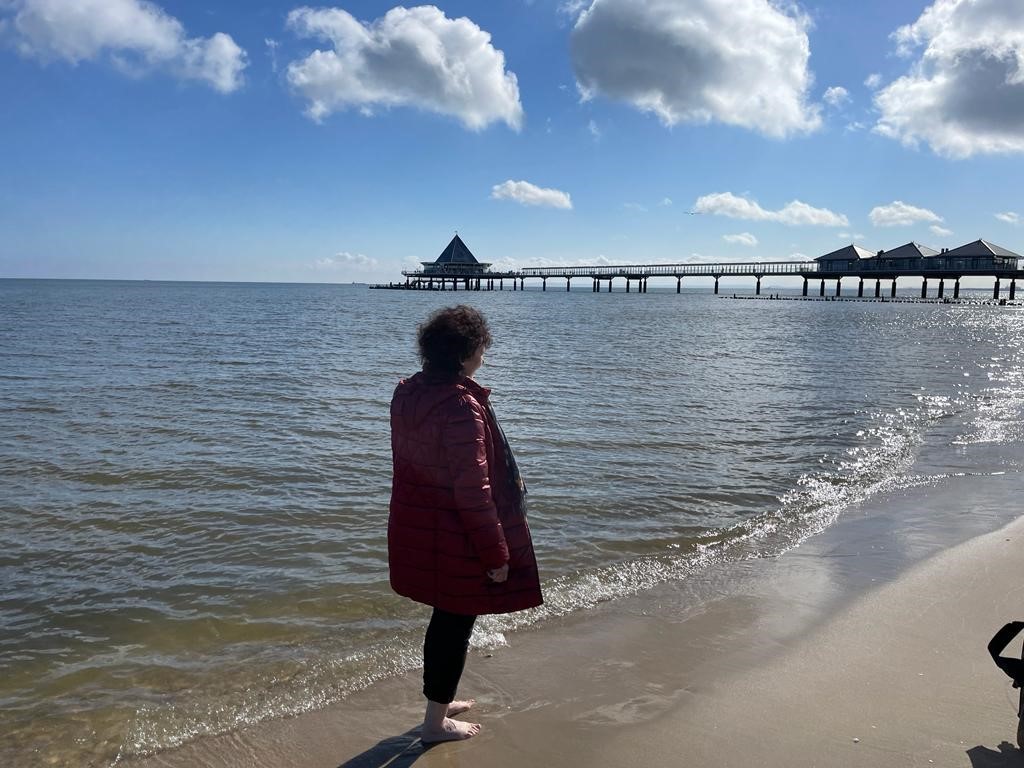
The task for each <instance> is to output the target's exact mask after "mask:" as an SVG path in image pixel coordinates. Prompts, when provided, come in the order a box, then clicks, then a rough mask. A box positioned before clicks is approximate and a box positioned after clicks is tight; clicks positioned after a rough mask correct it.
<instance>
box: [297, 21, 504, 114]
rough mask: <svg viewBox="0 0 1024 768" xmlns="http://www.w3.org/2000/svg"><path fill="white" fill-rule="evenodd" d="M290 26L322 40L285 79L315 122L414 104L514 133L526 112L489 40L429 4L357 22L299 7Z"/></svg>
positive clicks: (470, 25) (474, 27)
mask: <svg viewBox="0 0 1024 768" xmlns="http://www.w3.org/2000/svg"><path fill="white" fill-rule="evenodd" d="M287 23H288V27H289V28H290V29H292V30H293V31H294V32H295V33H296V34H298V35H300V36H301V37H311V38H318V39H324V40H327V41H329V42H330V43H331V44H332V46H333V47H332V48H331V49H330V50H327V51H321V50H316V51H314V52H313V53H311V54H310V55H309V56H307V57H306V58H304V59H301V60H298V61H293V62H292V63H291V64H289V65H288V75H287V76H288V82H289V83H290V84H291V85H292V87H293V88H294V89H295V90H296V91H298V92H299V93H301V94H302V95H303V96H304V97H305V98H306V99H307V100H308V102H309V106H308V108H307V114H308V115H309V116H310V117H311V118H313V119H314V120H317V121H319V120H322V119H323V118H324V117H326V116H327V115H329V114H331V113H332V112H336V111H338V110H343V109H346V108H348V107H374V106H379V107H395V106H412V107H418V108H420V109H425V110H428V111H430V112H436V113H438V114H442V115H451V116H453V117H455V118H457V119H459V120H461V121H462V123H463V124H464V125H465V126H466V127H467V128H470V129H472V130H481V129H483V128H485V127H487V126H488V125H490V124H491V123H493V122H504V123H505V124H507V125H508V126H509V127H510V128H513V129H514V130H517V131H518V130H519V128H520V127H521V126H522V121H523V107H522V104H521V103H520V101H519V85H518V81H517V79H516V76H515V73H513V72H506V71H505V54H504V53H502V52H501V51H499V50H497V49H496V48H495V47H494V46H493V45H492V44H491V36H490V34H488V33H487V32H485V31H484V30H482V29H480V27H478V26H477V25H476V24H474V23H473V22H472V21H470V20H469V19H467V18H459V19H449V18H448V17H447V16H445V15H444V13H443V12H442V11H440V10H439V9H438V8H436V7H434V6H432V5H423V6H418V7H416V8H403V7H397V8H392V9H391V10H390V11H388V12H387V13H386V14H385V15H384V16H383V17H381V18H379V19H377V20H376V21H373V22H369V23H365V24H364V23H362V22H360V21H358V20H357V19H355V18H354V17H353V16H351V15H350V14H348V13H347V12H345V11H343V10H341V9H340V8H325V9H313V8H305V7H304V8H297V9H296V10H293V11H292V12H291V13H289V14H288V22H287Z"/></svg>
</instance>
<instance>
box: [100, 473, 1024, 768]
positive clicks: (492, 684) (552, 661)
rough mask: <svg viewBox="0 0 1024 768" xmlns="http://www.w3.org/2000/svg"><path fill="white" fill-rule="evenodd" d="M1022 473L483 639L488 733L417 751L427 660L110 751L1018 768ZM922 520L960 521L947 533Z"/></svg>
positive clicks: (275, 757) (481, 717) (473, 677)
mask: <svg viewBox="0 0 1024 768" xmlns="http://www.w3.org/2000/svg"><path fill="white" fill-rule="evenodd" d="M1019 478H1020V475H1019V473H1018V472H1011V473H1009V474H1003V475H996V476H992V475H979V476H976V477H975V478H969V480H971V482H969V483H968V484H967V486H966V487H965V488H964V490H963V494H964V495H962V496H959V497H958V496H956V495H952V496H951V495H950V494H949V493H946V492H945V491H946V489H944V488H943V487H942V485H943V484H942V482H941V481H940V482H939V483H937V484H935V485H934V486H926V487H917V488H911V489H907V490H904V491H900V492H898V493H896V494H893V495H891V496H887V497H885V498H880V499H873V500H869V501H867V502H865V503H863V504H861V505H857V506H856V507H855V508H854V509H852V510H849V511H848V512H847V513H846V514H845V515H844V516H843V517H842V518H841V519H840V521H838V522H837V523H836V524H835V525H833V526H832V527H831V528H829V529H828V530H826V531H824V532H823V533H821V534H819V535H818V536H815V537H813V538H812V539H809V540H808V541H806V542H805V543H804V544H802V545H801V546H800V547H797V548H795V549H792V550H790V551H788V552H787V553H785V554H783V555H782V556H780V557H777V558H771V559H755V560H748V561H743V562H741V563H733V564H727V565H723V566H716V567H712V568H710V569H709V570H708V571H706V572H704V573H701V574H699V575H698V576H696V577H694V578H693V579H689V580H687V581H685V582H680V583H672V584H666V585H662V586H660V587H657V588H655V589H653V590H651V591H650V592H648V593H645V594H642V595H638V596H635V597H632V598H627V599H623V600H620V601H615V602H613V603H607V604H602V605H601V606H599V607H598V608H597V609H594V610H592V611H588V612H585V613H583V614H580V615H574V616H569V617H565V618H563V619H559V620H555V621H552V622H550V623H549V624H547V625H544V626H542V627H538V628H534V629H529V630H525V631H522V632H517V633H514V634H513V635H512V637H511V645H510V646H509V647H504V648H499V649H496V650H494V651H484V652H480V651H473V650H471V652H470V658H469V660H468V663H467V670H466V674H465V676H464V678H463V683H462V686H461V688H460V695H462V696H475V697H476V698H477V700H478V705H477V707H476V709H475V710H474V714H475V718H474V721H479V722H482V723H483V724H484V731H483V733H481V734H480V735H479V736H477V737H475V738H474V739H472V740H470V741H467V742H462V743H458V744H447V745H441V746H439V747H435V748H433V749H430V750H429V751H424V750H423V749H422V746H421V745H420V744H419V742H418V740H417V734H416V731H415V727H416V725H417V724H418V722H419V719H420V718H421V717H422V711H421V709H422V703H421V698H420V695H419V672H418V670H417V671H414V672H411V673H408V674H404V675H400V676H398V677H396V678H393V679H389V680H385V681H382V682H380V683H378V684H376V685H373V686H371V687H370V688H368V689H365V690H363V691H360V692H358V693H356V694H353V695H352V696H350V697H349V698H348V699H346V700H344V701H342V702H340V703H338V704H335V705H333V706H330V707H328V708H326V709H323V710H320V711H315V712H310V713H307V714H303V715H299V716H296V717H292V718H288V719H284V720H278V721H268V722H264V723H260V724H257V725H254V726H248V727H245V728H242V729H241V730H238V731H236V732H234V733H230V734H224V735H221V736H214V737H205V738H201V739H198V740H197V741H194V742H192V743H190V744H187V745H185V746H183V747H180V748H178V749H174V750H169V751H166V752H162V753H159V754H157V755H154V756H151V757H147V758H136V759H127V760H121V761H120V762H119V763H118V765H130V766H136V765H138V766H147V767H149V766H164V767H167V766H196V765H201V766H202V765H225V766H242V765H246V766H253V765H266V766H271V765H273V766H275V768H287V767H288V766H295V767H296V768H298V767H299V766H303V767H304V768H306V767H319V766H325V767H328V766H329V768H338V766H345V767H346V768H363V767H365V766H377V765H385V764H387V765H411V764H412V763H413V762H415V763H416V764H417V765H422V766H431V765H450V764H452V761H454V762H455V764H461V763H463V762H465V763H467V764H477V765H487V766H497V768H502V766H506V765H507V766H510V767H511V766H513V765H515V766H517V768H519V766H522V765H524V764H526V765H545V764H546V765H580V764H586V765H592V766H598V767H599V766H618V765H624V764H631V763H633V762H635V761H636V760H637V759H642V760H645V761H650V762H652V763H656V764H661V763H666V764H669V763H674V762H677V761H678V759H679V758H680V757H681V756H683V757H685V760H686V762H687V763H690V764H694V765H723V766H724V765H743V766H748V765H765V766H774V765H779V766H783V765H785V766H799V765H839V766H845V765H851V766H853V765H856V766H860V765H865V766H873V765H878V766H882V765H886V766H888V765H918V764H920V765H954V766H958V765H963V766H971V768H978V767H979V766H1003V765H1007V766H1009V765H1012V764H1014V763H1012V762H998V760H1001V759H1004V758H1003V757H997V758H993V755H1002V754H1003V753H1002V752H1000V747H999V745H1000V743H1001V742H1007V743H1011V742H1013V740H1014V735H1015V728H1016V709H1015V706H1016V699H1013V701H1012V702H1010V704H1009V705H1008V704H1007V702H1008V695H1009V694H1008V691H1010V681H1009V678H1007V677H1006V676H1005V675H1004V674H1003V673H1002V672H1001V671H1000V670H999V669H997V668H996V667H995V665H994V664H993V663H992V661H991V659H990V658H989V657H988V654H987V652H986V650H985V644H986V643H987V642H988V640H989V638H990V637H991V635H992V634H993V633H994V632H995V630H996V629H998V628H999V627H1000V626H1002V625H1003V624H1004V623H1005V622H1007V621H1010V620H1012V619H1019V618H1022V617H1024V587H1021V586H1020V585H1019V584H1018V579H1017V576H1018V575H1019V574H1020V573H1021V572H1024V547H1020V546H1019V542H1021V541H1024V517H1021V518H1019V519H1016V520H1014V521H1013V522H1010V523H1009V525H1006V521H1007V519H1008V518H1009V517H1010V515H1008V513H1007V512H1006V511H1005V510H1004V509H1000V508H998V507H999V505H1000V504H1001V503H1005V500H1006V499H1007V498H1008V495H1007V493H1008V492H1012V491H1014V490H1016V489H1018V488H1019ZM959 479H960V480H963V478H959ZM965 499H967V500H969V502H970V505H971V506H970V509H969V510H968V511H969V513H970V514H969V515H964V514H963V512H964V511H965V508H964V503H965ZM958 513H959V514H960V516H959V517H957V514H958ZM950 515H952V516H953V517H950ZM925 519H946V520H947V523H948V524H947V526H946V529H945V531H944V532H943V533H942V534H941V535H940V534H938V533H936V532H935V531H931V532H929V531H928V530H926V529H927V525H924V524H922V522H921V521H922V520H925ZM993 528H997V529H998V530H996V531H995V532H992V529H993ZM1007 540H1009V542H1008V541H1007ZM908 617H909V618H908ZM1016 645H1017V643H1015V645H1014V646H1013V647H1012V648H1013V649H1015V648H1016ZM922 664H923V665H924V666H921V665H922ZM917 666H921V669H920V670H918V669H917ZM911 672H912V674H911ZM1014 693H1016V692H1014ZM866 715H870V716H871V717H869V718H868V719H871V720H872V722H870V723H869V722H866V721H863V717H864V716H866ZM858 717H859V718H860V720H858ZM800 723H807V724H809V725H810V726H811V727H808V726H801V725H799V724H800ZM872 725H875V726H876V727H875V728H871V726H872ZM944 732H949V733H950V735H948V736H947V737H943V735H942V734H943V733H944ZM954 736H955V738H954ZM854 739H858V741H854ZM961 741H962V742H964V743H963V744H961V743H960V742H961ZM967 742H971V743H967ZM971 749H974V750H975V752H974V756H973V757H972V755H971V753H969V752H968V750H971ZM1004 749H1006V747H1004ZM978 750H981V751H978ZM985 750H987V752H986V751H985ZM1005 754H1007V755H1009V757H1007V758H1005V759H1007V760H1019V759H1022V756H1021V755H1020V754H1019V752H1017V751H1016V750H1015V748H1014V749H1013V750H1012V751H1009V752H1006V753H1005ZM978 755H980V756H981V758H979V759H985V760H989V762H980V763H979V762H974V760H975V758H976V757H977V756H978ZM990 758H992V759H996V760H997V762H991V760H990ZM928 760H933V761H934V762H933V763H929V762H928Z"/></svg>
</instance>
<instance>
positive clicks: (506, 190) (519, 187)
mask: <svg viewBox="0 0 1024 768" xmlns="http://www.w3.org/2000/svg"><path fill="white" fill-rule="evenodd" d="M491 197H492V198H493V199H494V200H514V201H515V202H517V203H521V204H522V205H540V206H545V207H548V208H563V209H571V208H572V199H571V198H570V197H569V195H568V193H566V192H562V191H561V190H560V189H550V188H545V187H538V186H537V185H535V184H531V183H530V182H528V181H513V180H512V179H509V180H508V181H504V182H502V183H501V184H495V185H494V187H492V188H491Z"/></svg>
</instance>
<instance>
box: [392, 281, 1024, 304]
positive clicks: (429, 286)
mask: <svg viewBox="0 0 1024 768" xmlns="http://www.w3.org/2000/svg"><path fill="white" fill-rule="evenodd" d="M761 277H763V275H760V276H757V284H756V286H755V289H754V293H755V294H756V295H758V296H760V295H761ZM509 279H510V280H511V281H512V290H513V291H515V290H520V291H524V290H526V278H523V277H518V278H517V277H511V278H509ZM552 279H560V278H552ZM591 279H592V281H593V283H592V285H591V290H592V291H593V292H594V293H599V292H600V291H601V282H602V281H603V280H607V281H608V293H611V292H612V283H613V281H614V279H615V278H614V277H594V278H591ZM648 279H649V278H646V277H627V278H626V293H629V292H630V290H631V287H632V284H633V283H634V282H636V283H637V285H636V292H637V293H647V281H648ZM812 279H814V280H817V279H818V278H817V277H814V278H808V277H805V278H804V285H803V295H804V296H807V295H808V291H809V287H810V281H811V280H812ZM883 279H884V280H886V281H890V280H891V281H892V284H891V286H890V288H889V295H890V296H891V297H895V296H896V280H897V278H895V277H892V278H888V277H887V278H876V279H875V290H874V294H875V298H879V297H880V296H881V295H882V280H883ZM931 279H932V280H934V279H936V278H931ZM947 279H950V280H953V281H954V282H953V298H954V299H959V298H960V278H959V277H957V278H944V277H940V278H938V281H939V286H938V291H937V292H936V294H935V295H936V297H937V298H940V299H941V298H943V297H944V296H945V288H946V280H947ZM718 280H719V278H718V277H717V276H715V293H716V294H717V293H718ZM829 280H835V281H836V290H835V295H836V296H842V295H843V293H842V291H843V278H842V277H823V278H821V285H820V286H819V288H818V295H819V296H824V295H825V283H826V282H827V281H829ZM928 280H929V278H928V277H925V278H924V279H923V281H922V283H921V298H922V299H925V298H928ZM571 281H572V278H570V277H566V278H565V290H566V291H569V290H570V289H571ZM449 282H451V289H450V290H453V291H457V290H459V283H462V285H463V288H462V290H466V291H481V290H486V291H493V290H499V291H503V290H505V279H504V278H480V277H465V278H462V277H459V278H437V279H436V280H434V279H430V280H418V281H416V282H415V283H411V282H410V281H409V280H407V281H406V286H407V287H409V288H413V289H419V290H429V291H437V290H440V291H445V290H449V288H448V283H449ZM865 282H870V278H867V280H865V278H863V277H862V278H859V282H858V284H857V297H858V298H863V296H864V285H865ZM435 283H436V285H435ZM495 286H497V287H495ZM547 289H548V278H546V277H542V278H541V290H542V291H546V290H547ZM682 290H683V279H682V278H681V277H676V293H681V292H682ZM1000 293H1001V286H1000V280H999V278H998V277H997V278H996V281H995V285H994V286H993V288H992V298H994V299H998V298H1000ZM1016 297H1017V281H1016V279H1011V280H1010V295H1009V298H1010V300H1011V301H1013V300H1014V299H1015V298H1016Z"/></svg>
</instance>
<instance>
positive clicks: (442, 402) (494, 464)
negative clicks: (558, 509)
mask: <svg viewBox="0 0 1024 768" xmlns="http://www.w3.org/2000/svg"><path fill="white" fill-rule="evenodd" d="M489 395H490V390H489V389H486V388H484V387H481V386H480V385H479V384H477V383H476V382H475V381H473V380H472V379H468V378H463V379H461V380H459V381H458V382H442V381H437V380H434V379H431V378H429V377H428V376H427V375H426V374H424V373H417V374H416V375H415V376H413V377H412V378H410V379H407V380H405V381H402V382H400V383H399V385H398V387H397V388H396V389H395V395H394V397H393V398H392V400H391V451H392V456H393V459H394V479H393V482H392V487H391V515H390V517H389V518H388V564H389V566H390V569H391V587H392V588H393V589H394V590H395V592H397V593H398V594H400V595H404V596H405V597H409V598H412V599H413V600H416V601H417V602H420V603H426V604H427V605H431V606H434V607H436V608H440V609H442V610H445V611H449V612H451V613H460V614H465V615H473V616H475V615H480V614H484V613H509V612H511V611H520V610H523V609H524V608H532V607H534V606H537V605H540V604H541V602H542V599H541V593H540V580H539V578H538V575H537V560H536V557H535V555H534V552H533V542H532V540H531V538H530V528H529V526H528V525H527V523H526V515H525V504H524V503H523V498H522V493H521V491H520V490H519V489H518V487H517V485H516V484H515V483H514V482H513V478H511V477H510V476H509V469H508V466H507V465H506V458H505V447H504V441H503V440H502V436H501V432H500V430H499V428H498V425H497V423H496V422H495V421H494V418H493V416H492V415H491V414H492V413H493V412H492V411H491V410H490V409H489V408H488V406H487V399H488V396H489ZM505 563H508V565H509V573H508V580H507V581H505V582H503V583H501V584H498V583H495V582H493V581H491V579H490V578H488V576H487V571H489V570H492V569H494V568H500V567H501V566H503V565H504V564H505Z"/></svg>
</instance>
